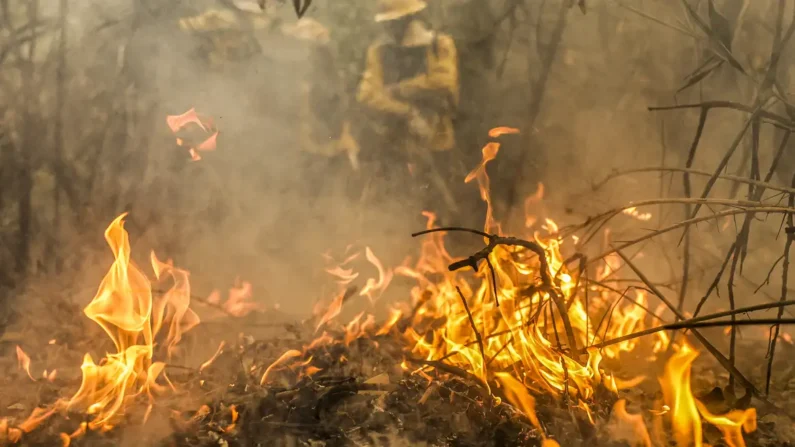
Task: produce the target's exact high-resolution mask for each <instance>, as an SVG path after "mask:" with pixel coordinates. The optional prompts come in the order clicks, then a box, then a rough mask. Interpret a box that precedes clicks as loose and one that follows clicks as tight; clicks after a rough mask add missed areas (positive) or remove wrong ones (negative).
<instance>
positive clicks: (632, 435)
mask: <svg viewBox="0 0 795 447" xmlns="http://www.w3.org/2000/svg"><path fill="white" fill-rule="evenodd" d="M610 418H611V422H612V424H611V427H610V432H611V435H612V436H613V439H615V440H617V441H627V442H628V443H629V444H630V445H632V446H639V447H652V442H651V437H650V436H649V431H648V430H647V429H646V424H645V423H644V422H643V416H641V415H640V414H629V413H628V412H627V401H626V400H624V399H619V400H618V401H617V402H616V403H615V405H613V412H612V413H611V415H610Z"/></svg>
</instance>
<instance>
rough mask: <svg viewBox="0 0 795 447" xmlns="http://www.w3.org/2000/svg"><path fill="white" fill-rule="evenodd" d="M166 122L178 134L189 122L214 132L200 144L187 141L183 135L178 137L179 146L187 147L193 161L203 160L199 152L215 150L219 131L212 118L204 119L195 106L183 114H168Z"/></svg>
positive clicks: (203, 129)
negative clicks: (214, 127)
mask: <svg viewBox="0 0 795 447" xmlns="http://www.w3.org/2000/svg"><path fill="white" fill-rule="evenodd" d="M166 124H168V127H169V128H170V129H171V132H172V133H174V134H175V135H176V133H177V132H179V131H180V130H182V129H183V128H185V127H186V126H188V125H189V124H195V125H196V126H198V127H199V129H201V130H202V131H203V132H205V133H210V132H212V134H211V135H210V136H209V137H207V138H205V139H204V141H202V142H201V143H199V144H195V145H194V144H191V143H188V142H186V140H185V139H184V138H182V137H176V142H177V146H180V147H185V148H186V149H187V150H188V153H189V154H190V157H191V159H192V160H193V161H199V160H201V158H202V157H201V155H199V152H207V151H214V150H215V149H216V147H217V139H218V134H219V131H218V130H215V129H213V124H212V120H211V119H209V118H205V119H202V118H201V117H200V116H199V115H198V114H197V113H196V109H195V108H191V109H190V110H188V111H187V112H185V113H183V114H182V115H168V116H166Z"/></svg>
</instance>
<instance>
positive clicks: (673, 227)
mask: <svg viewBox="0 0 795 447" xmlns="http://www.w3.org/2000/svg"><path fill="white" fill-rule="evenodd" d="M791 212H795V209H792V208H785V207H778V206H763V207H759V208H755V209H753V210H748V209H739V210H738V209H731V210H726V211H720V212H717V213H715V214H713V215H711V216H702V217H696V218H694V219H688V220H685V221H682V222H678V223H676V224H673V225H669V226H667V227H665V228H661V229H659V230H655V231H653V232H651V233H649V234H646V235H644V236H641V237H639V238H636V239H633V240H630V241H627V242H624V243H623V244H620V245H617V246H614V247H611V248H610V249H608V250H605V251H604V252H602V253H600V254H599V255H597V256H595V257H592V258H590V259H589V261H588V264H589V265H590V264H593V263H596V262H599V261H601V260H602V259H604V258H605V257H607V256H609V255H611V254H613V253H616V252H617V251H618V250H623V249H625V248H628V247H631V246H633V245H636V244H639V243H641V242H643V241H647V240H649V239H652V238H654V237H657V236H659V235H661V234H665V233H668V232H670V231H673V230H676V229H679V228H682V227H685V226H689V225H694V224H697V223H700V222H706V221H708V220H712V219H718V218H721V217H728V216H736V215H738V214H747V213H791Z"/></svg>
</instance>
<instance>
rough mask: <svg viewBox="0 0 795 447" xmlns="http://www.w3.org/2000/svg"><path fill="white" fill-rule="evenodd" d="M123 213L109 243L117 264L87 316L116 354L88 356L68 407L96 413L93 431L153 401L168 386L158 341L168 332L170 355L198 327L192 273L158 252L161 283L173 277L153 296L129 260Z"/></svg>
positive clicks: (153, 259)
mask: <svg viewBox="0 0 795 447" xmlns="http://www.w3.org/2000/svg"><path fill="white" fill-rule="evenodd" d="M125 216H126V214H122V215H120V216H119V217H117V218H116V219H115V220H114V221H113V222H112V223H111V224H110V226H108V228H107V230H106V231H105V239H106V241H107V242H108V245H110V247H111V250H112V251H113V255H114V257H115V261H114V263H113V265H112V266H111V268H110V270H109V271H108V273H107V274H106V275H105V278H104V279H103V280H102V282H101V284H100V286H99V290H98V291H97V294H96V296H95V297H94V299H93V300H92V301H91V302H90V303H89V304H88V306H86V308H85V310H84V313H85V314H86V316H87V317H88V318H90V319H92V320H93V321H94V322H96V323H97V324H98V325H99V326H100V327H102V329H103V330H104V331H105V333H106V334H107V335H108V336H109V337H110V339H111V340H112V341H113V344H114V345H115V348H116V352H115V353H109V354H107V355H106V357H105V358H104V359H103V361H102V362H101V363H99V364H96V363H95V362H94V360H93V358H92V357H91V354H86V355H85V357H84V359H83V365H82V367H81V369H82V371H83V381H82V384H81V385H80V389H79V390H78V391H77V393H75V395H74V396H72V398H71V399H69V400H68V402H66V403H65V405H64V407H65V409H66V410H69V411H85V412H87V413H88V414H91V415H93V419H92V420H91V421H90V422H89V423H88V428H89V429H92V430H93V429H97V428H102V429H109V428H112V427H113V425H114V424H115V423H116V422H117V420H118V419H119V417H120V416H121V415H122V414H123V413H124V411H125V409H126V408H127V407H128V405H129V404H130V403H131V402H133V401H134V400H135V399H136V398H137V397H138V396H141V395H143V394H146V395H147V396H148V397H149V399H150V401H151V399H153V397H154V395H155V394H157V393H161V392H164V391H165V390H166V387H165V386H163V385H161V384H159V383H158V382H157V379H158V377H159V376H160V375H161V374H162V373H163V369H164V368H165V364H164V363H163V362H161V361H155V360H154V359H155V354H156V352H155V341H156V340H155V339H156V337H157V335H158V334H159V332H160V330H161V329H163V328H167V332H166V335H165V337H164V339H163V340H162V342H160V345H161V346H163V347H164V348H165V350H166V357H170V356H171V355H172V354H173V353H174V352H175V349H176V346H177V344H178V343H179V341H180V340H181V339H182V336H183V335H184V334H185V333H186V332H187V331H189V330H190V329H191V328H193V327H194V326H196V325H197V324H198V323H199V318H198V316H197V315H196V314H195V313H193V311H192V310H190V308H189V305H190V285H189V283H188V272H187V271H185V270H182V269H179V268H176V267H174V266H173V265H172V263H171V262H161V261H159V260H158V259H157V257H156V256H155V254H154V253H152V255H151V263H152V267H153V269H154V272H155V277H156V278H158V279H161V278H165V277H170V278H171V280H172V282H173V285H172V287H171V288H170V289H169V290H168V291H166V292H165V293H163V294H161V295H160V296H153V292H152V285H151V283H150V281H149V279H148V278H147V277H146V275H145V274H144V273H143V272H142V271H141V270H140V269H138V267H136V266H135V264H134V263H132V262H131V261H130V242H129V236H128V234H127V232H126V231H125V230H124V217H125Z"/></svg>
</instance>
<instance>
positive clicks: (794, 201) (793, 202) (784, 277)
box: [765, 24, 795, 394]
mask: <svg viewBox="0 0 795 447" xmlns="http://www.w3.org/2000/svg"><path fill="white" fill-rule="evenodd" d="M793 27H795V24H793ZM792 184H793V185H795V175H793V177H792ZM789 205H790V206H792V207H795V194H790V196H789ZM794 220H795V219H793V217H792V213H789V214H788V215H787V224H788V225H789V228H793V227H795V222H794ZM794 238H795V235H794V234H792V232H790V231H789V229H788V231H787V242H786V243H785V244H784V264H783V265H782V267H781V299H780V300H779V302H785V301H786V300H787V282H788V278H789V254H790V249H791V248H792V240H793V239H794ZM783 309H784V308H783V307H782V308H779V310H778V319H779V320H780V319H781V317H783V316H784V311H783ZM779 329H780V328H779V324H776V326H775V327H774V328H773V331H772V334H771V337H772V340H770V357H769V358H768V359H767V373H766V375H765V394H769V393H770V378H771V376H772V374H773V358H774V356H775V354H776V340H777V339H778V333H779Z"/></svg>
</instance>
